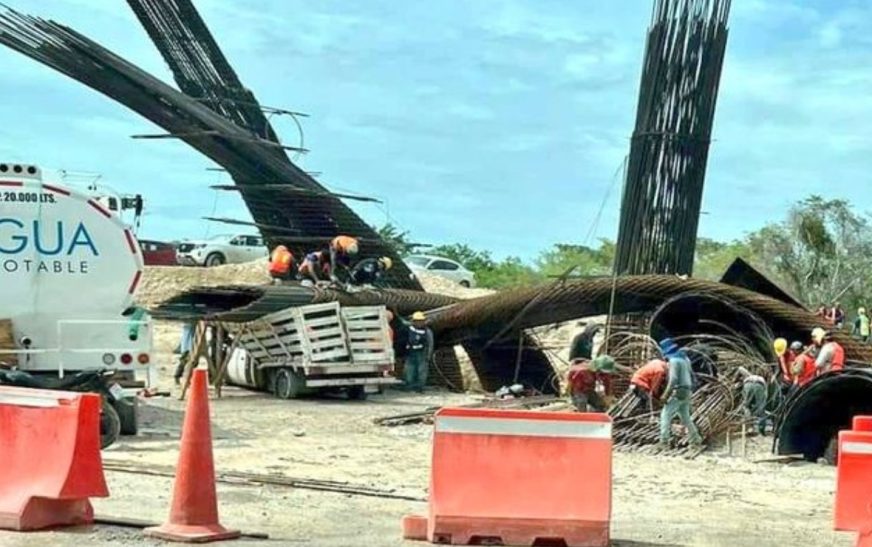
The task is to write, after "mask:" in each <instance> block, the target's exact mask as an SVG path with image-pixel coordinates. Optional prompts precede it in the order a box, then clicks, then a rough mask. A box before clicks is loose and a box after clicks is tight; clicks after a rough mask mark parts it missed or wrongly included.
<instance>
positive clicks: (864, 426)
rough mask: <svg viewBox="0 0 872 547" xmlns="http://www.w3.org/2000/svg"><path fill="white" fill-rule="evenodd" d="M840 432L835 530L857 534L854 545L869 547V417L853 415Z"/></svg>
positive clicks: (871, 524)
mask: <svg viewBox="0 0 872 547" xmlns="http://www.w3.org/2000/svg"><path fill="white" fill-rule="evenodd" d="M853 427H854V429H853V430H852V431H841V432H839V463H838V467H837V469H836V501H835V508H834V514H835V529H836V530H846V531H854V532H857V533H858V538H857V543H856V545H857V547H872V417H870V416H856V417H855V418H854V421H853Z"/></svg>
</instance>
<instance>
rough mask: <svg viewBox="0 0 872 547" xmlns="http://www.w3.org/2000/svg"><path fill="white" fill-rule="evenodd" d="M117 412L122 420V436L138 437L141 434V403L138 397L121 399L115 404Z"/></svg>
mask: <svg viewBox="0 0 872 547" xmlns="http://www.w3.org/2000/svg"><path fill="white" fill-rule="evenodd" d="M113 406H114V407H115V412H117V413H118V417H119V418H120V419H121V434H122V435H136V434H137V433H139V423H137V422H138V417H139V401H138V400H137V399H136V397H133V398H128V399H120V400H118V401H115V403H114V404H113Z"/></svg>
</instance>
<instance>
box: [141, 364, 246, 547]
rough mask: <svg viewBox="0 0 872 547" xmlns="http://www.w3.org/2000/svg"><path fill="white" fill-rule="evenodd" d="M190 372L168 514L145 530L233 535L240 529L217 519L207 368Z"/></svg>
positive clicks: (170, 536)
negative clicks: (232, 527)
mask: <svg viewBox="0 0 872 547" xmlns="http://www.w3.org/2000/svg"><path fill="white" fill-rule="evenodd" d="M193 374H194V376H193V378H192V379H191V393H190V398H189V399H188V407H187V409H186V410H185V424H184V427H183V428H182V447H181V450H180V451H179V464H178V466H177V467H176V481H175V484H174V486H173V504H172V507H171V508H170V518H169V521H168V522H166V523H164V524H162V525H160V526H154V527H152V528H146V529H145V531H144V533H145V535H147V536H153V537H157V538H160V539H165V540H169V541H181V542H186V543H205V542H208V541H219V540H222V539H235V538H238V537H239V535H240V534H239V531H237V530H227V529H226V528H224V527H223V526H221V524H219V523H218V500H217V498H216V495H215V466H214V464H213V462H212V430H211V427H210V425H209V391H208V388H207V386H206V382H207V379H206V370H205V369H199V368H198V369H195V370H194V371H193Z"/></svg>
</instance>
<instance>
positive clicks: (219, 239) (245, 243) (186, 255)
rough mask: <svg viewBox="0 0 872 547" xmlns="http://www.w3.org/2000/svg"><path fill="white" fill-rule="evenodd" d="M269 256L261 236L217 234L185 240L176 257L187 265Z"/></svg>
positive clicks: (208, 264)
mask: <svg viewBox="0 0 872 547" xmlns="http://www.w3.org/2000/svg"><path fill="white" fill-rule="evenodd" d="M265 256H269V251H268V250H267V248H266V245H264V243H263V239H262V238H261V237H260V236H252V235H235V236H226V235H224V236H215V237H213V238H212V239H209V240H205V241H184V242H182V243H180V244H179V247H178V250H177V252H176V259H177V260H178V262H179V264H184V265H186V266H220V265H222V264H242V263H243V262H251V261H252V260H257V259H258V258H262V257H265Z"/></svg>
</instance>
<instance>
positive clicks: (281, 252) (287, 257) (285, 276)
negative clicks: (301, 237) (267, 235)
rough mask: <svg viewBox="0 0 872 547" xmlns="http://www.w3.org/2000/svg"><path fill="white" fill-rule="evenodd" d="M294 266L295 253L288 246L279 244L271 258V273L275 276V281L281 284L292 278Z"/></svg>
mask: <svg viewBox="0 0 872 547" xmlns="http://www.w3.org/2000/svg"><path fill="white" fill-rule="evenodd" d="M293 267H294V255H293V254H291V251H289V250H288V248H287V247H285V246H284V245H279V246H278V247H276V248H275V249H273V252H272V255H271V256H270V259H269V275H270V276H271V277H272V278H273V283H275V284H276V285H279V284H281V283H283V282H284V281H287V280H289V279H291V277H292V275H293V274H292V271H291V270H292V269H293Z"/></svg>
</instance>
